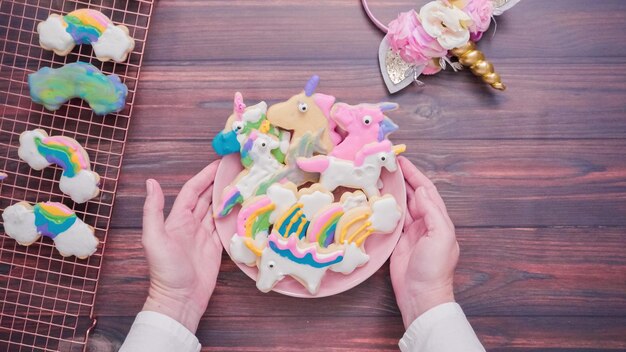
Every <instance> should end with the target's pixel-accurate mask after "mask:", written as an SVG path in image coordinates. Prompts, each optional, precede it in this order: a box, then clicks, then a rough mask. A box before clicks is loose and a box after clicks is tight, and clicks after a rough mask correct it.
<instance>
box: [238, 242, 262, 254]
mask: <svg viewBox="0 0 626 352" xmlns="http://www.w3.org/2000/svg"><path fill="white" fill-rule="evenodd" d="M243 243H244V244H245V245H246V247H248V249H249V250H250V251H251V252H252V253H254V254H255V255H256V256H257V257H260V256H261V254H263V251H262V250H260V249H259V248H258V247H257V246H255V245H254V242H252V240H251V239H249V238H246V239H245V241H244V242H243Z"/></svg>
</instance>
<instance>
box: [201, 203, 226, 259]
mask: <svg viewBox="0 0 626 352" xmlns="http://www.w3.org/2000/svg"><path fill="white" fill-rule="evenodd" d="M202 227H203V228H204V229H205V230H206V232H207V234H208V236H209V240H210V241H212V242H213V244H214V245H215V246H216V247H219V250H220V251H221V248H222V242H221V241H220V238H219V235H218V234H217V231H215V218H214V217H213V209H212V207H209V209H208V210H207V212H206V214H205V215H204V218H203V219H202Z"/></svg>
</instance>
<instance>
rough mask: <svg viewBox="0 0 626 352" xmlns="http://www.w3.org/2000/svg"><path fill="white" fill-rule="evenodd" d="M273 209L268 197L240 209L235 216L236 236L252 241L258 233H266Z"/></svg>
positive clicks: (273, 206)
mask: <svg viewBox="0 0 626 352" xmlns="http://www.w3.org/2000/svg"><path fill="white" fill-rule="evenodd" d="M275 208H276V206H275V205H274V204H272V201H271V199H269V197H263V198H261V199H260V200H259V201H257V202H255V203H253V204H251V205H250V206H247V207H244V208H242V209H241V211H240V212H239V214H238V215H237V234H238V235H239V236H242V237H248V238H252V239H254V238H256V235H257V234H258V233H260V232H263V231H267V230H268V229H269V227H270V214H271V213H272V211H273V210H274V209H275Z"/></svg>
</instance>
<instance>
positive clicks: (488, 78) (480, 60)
mask: <svg viewBox="0 0 626 352" xmlns="http://www.w3.org/2000/svg"><path fill="white" fill-rule="evenodd" d="M450 52H451V53H452V54H453V55H454V56H456V57H458V58H459V62H460V63H461V65H463V66H465V67H469V69H470V70H471V71H472V73H474V74H475V75H476V76H478V77H480V78H481V79H482V80H483V82H485V83H487V84H489V85H490V86H492V87H493V88H495V89H497V90H505V89H506V86H505V85H504V84H503V83H502V81H501V80H500V75H499V74H497V73H496V72H495V71H494V69H493V64H492V63H491V62H489V61H487V60H485V55H484V54H483V52H482V51H480V50H477V49H476V44H475V43H474V42H473V41H471V40H470V41H469V42H467V44H465V45H463V46H460V47H458V48H454V49H452V50H450Z"/></svg>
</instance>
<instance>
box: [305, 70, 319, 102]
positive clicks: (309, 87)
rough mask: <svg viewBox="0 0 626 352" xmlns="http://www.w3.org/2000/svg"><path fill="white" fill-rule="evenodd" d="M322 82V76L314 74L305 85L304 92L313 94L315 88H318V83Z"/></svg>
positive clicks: (308, 94) (309, 94) (307, 94)
mask: <svg viewBox="0 0 626 352" xmlns="http://www.w3.org/2000/svg"><path fill="white" fill-rule="evenodd" d="M319 83H320V76H318V75H313V76H312V77H311V78H310V79H309V81H308V82H306V85H305V86H304V94H305V95H306V96H307V97H310V96H311V95H313V93H315V88H317V85H318V84H319Z"/></svg>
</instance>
